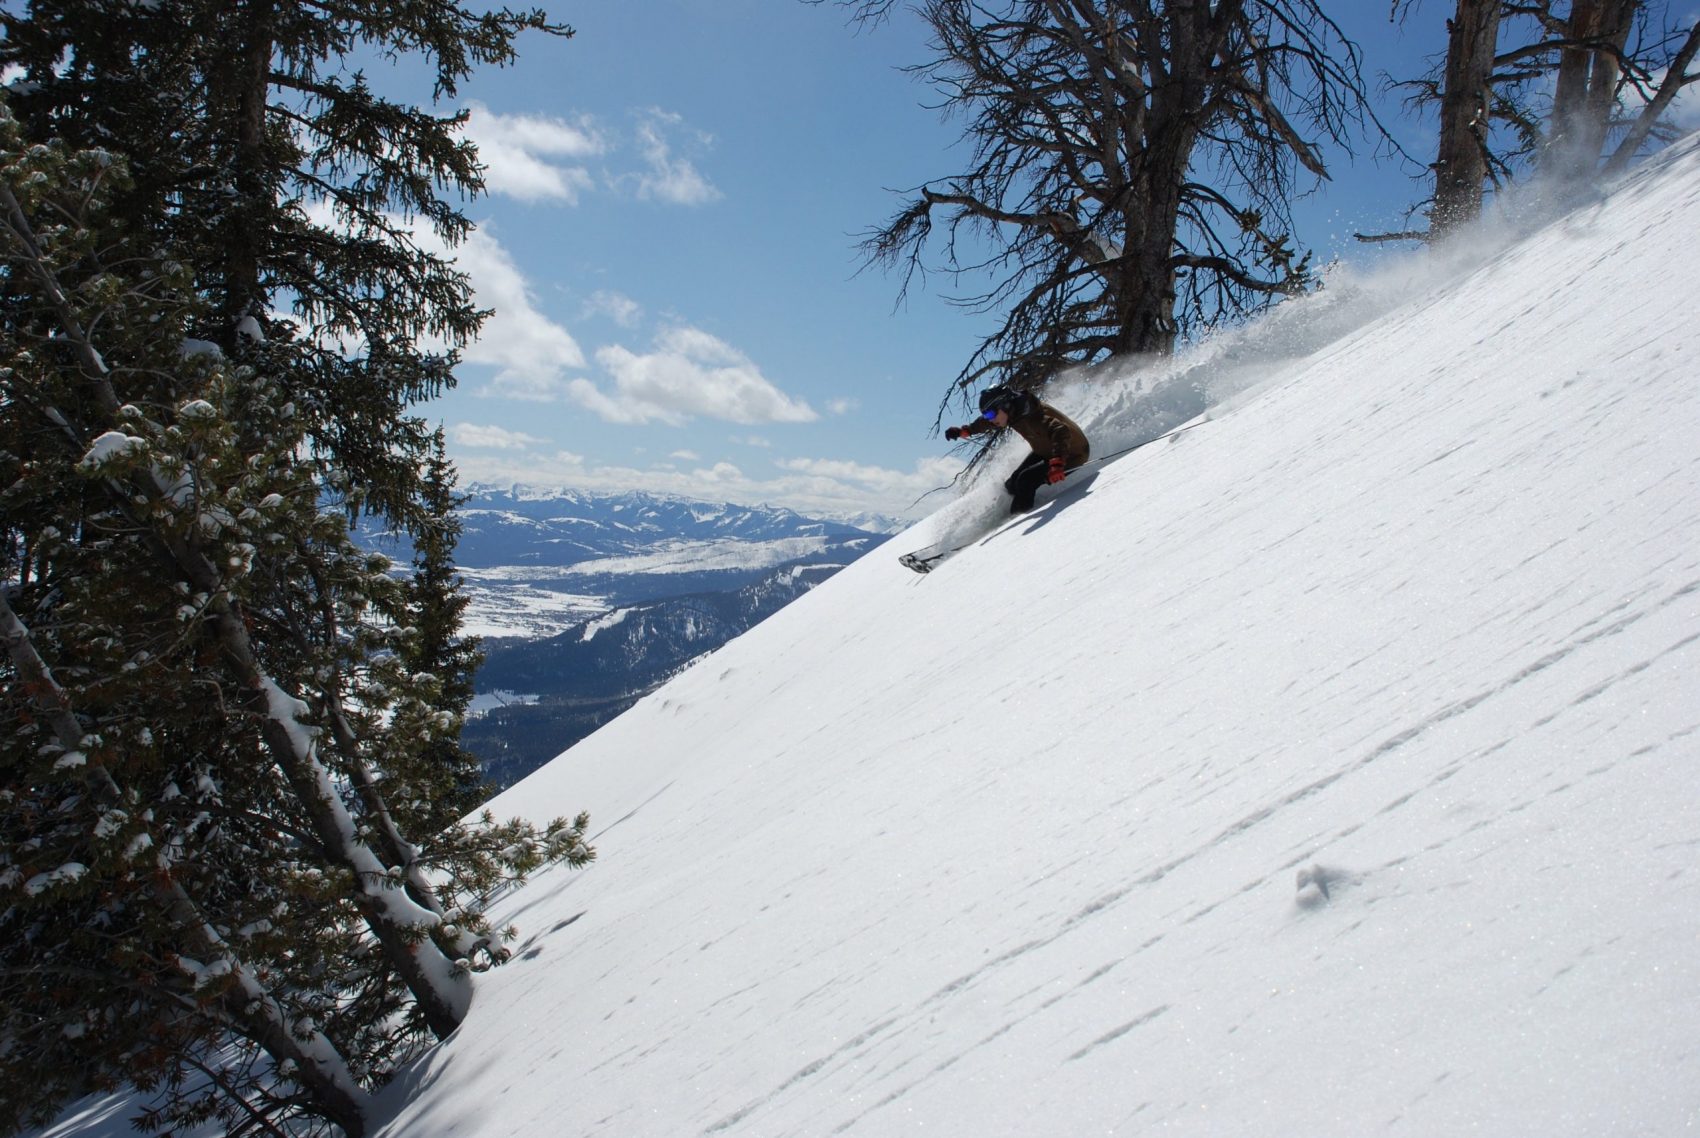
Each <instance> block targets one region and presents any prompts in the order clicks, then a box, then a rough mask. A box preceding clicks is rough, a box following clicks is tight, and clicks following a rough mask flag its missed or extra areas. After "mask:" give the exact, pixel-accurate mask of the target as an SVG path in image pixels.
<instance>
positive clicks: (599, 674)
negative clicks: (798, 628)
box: [374, 484, 903, 787]
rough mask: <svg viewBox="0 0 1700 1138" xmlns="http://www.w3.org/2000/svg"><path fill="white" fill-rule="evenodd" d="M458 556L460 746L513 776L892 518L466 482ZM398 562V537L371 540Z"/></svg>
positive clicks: (891, 525) (505, 776) (879, 537)
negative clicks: (463, 620)
mask: <svg viewBox="0 0 1700 1138" xmlns="http://www.w3.org/2000/svg"><path fill="white" fill-rule="evenodd" d="M464 492H465V493H466V494H467V495H468V497H467V500H466V502H465V503H464V504H463V505H462V506H461V509H460V511H459V513H460V518H461V525H462V530H461V539H460V545H459V546H458V548H457V550H456V563H457V565H458V567H459V568H460V570H461V574H462V576H463V577H464V578H465V579H466V584H467V591H468V593H469V594H470V595H471V598H472V604H471V605H470V606H469V609H468V619H467V632H468V634H469V635H476V636H480V637H483V638H484V640H485V651H486V661H485V664H484V667H483V668H482V669H481V670H480V672H479V674H478V679H477V688H478V691H479V692H480V693H481V694H480V699H479V704H478V706H480V707H481V708H482V709H483V713H482V714H479V715H477V716H475V717H474V718H473V719H471V720H470V721H469V722H468V725H467V729H466V732H465V736H464V737H465V741H466V744H467V746H468V747H469V748H471V750H472V751H473V752H474V753H475V754H477V755H478V756H479V757H480V758H481V759H483V760H484V763H485V769H486V773H487V775H488V777H489V779H490V781H491V783H492V785H493V786H495V787H502V786H508V785H511V784H512V783H513V782H515V781H517V780H518V779H519V778H522V777H523V776H524V775H526V774H528V773H530V772H531V771H532V770H534V769H536V768H537V767H538V766H541V765H542V764H543V763H545V762H547V761H548V760H550V759H552V758H554V757H555V756H556V755H557V754H559V753H560V752H561V751H563V750H565V749H566V748H568V747H570V746H572V745H573V744H574V743H576V742H577V741H578V740H579V739H581V738H583V737H584V736H585V735H588V734H590V733H591V732H592V731H594V730H595V729H596V728H597V727H600V726H601V725H602V724H603V723H606V722H607V721H608V720H609V719H612V718H613V717H614V716H616V715H618V714H619V713H620V712H622V711H624V710H625V709H626V708H628V707H630V706H631V705H632V704H633V703H635V702H637V701H638V700H639V699H641V698H642V697H643V696H644V695H646V694H648V692H650V691H652V690H653V689H654V688H656V687H657V686H659V685H660V684H661V683H662V682H664V681H665V680H666V679H668V678H669V677H670V676H672V675H673V674H674V673H676V672H677V671H678V670H679V669H680V668H682V667H684V666H685V665H686V664H688V663H690V662H691V661H692V660H694V659H696V658H697V657H699V656H702V655H704V654H705V653H708V652H711V651H713V650H714V649H716V648H718V647H720V645H722V644H724V643H726V641H728V640H730V639H732V638H733V637H735V636H737V635H739V634H741V633H742V632H744V631H745V630H747V629H749V628H751V627H753V626H754V625H756V624H757V623H759V622H760V621H762V620H764V619H766V618H767V617H768V616H770V615H772V614H773V613H774V612H777V611H778V610H779V609H781V608H783V607H784V606H785V605H787V604H789V603H790V602H791V601H793V600H795V599H796V598H797V597H799V596H801V595H802V594H803V593H805V592H807V591H808V590H809V589H811V588H813V587H814V586H815V585H818V584H819V583H820V582H822V581H824V580H826V579H827V578H828V577H830V576H832V575H833V574H834V573H836V572H837V571H838V570H839V569H841V568H843V567H844V566H845V565H848V564H849V563H850V562H852V561H854V560H856V559H857V558H858V557H861V556H862V555H863V554H864V553H866V552H868V551H869V550H870V549H872V548H874V547H875V546H877V545H879V544H880V543H881V542H883V541H884V540H885V538H886V537H887V536H888V535H889V534H891V533H893V532H895V531H896V530H898V529H900V528H902V525H903V523H901V522H898V521H895V520H893V519H890V518H883V517H878V516H875V515H860V516H853V517H833V518H811V517H805V516H803V515H801V514H798V513H797V512H795V511H793V510H788V509H784V508H781V507H772V506H739V505H730V504H725V503H710V502H700V501H692V500H689V499H685V498H676V497H668V496H663V495H656V494H645V493H638V492H632V493H623V494H593V493H588V492H585V491H578V490H550V489H542V488H538V487H531V486H523V485H512V486H490V485H482V484H474V485H472V486H470V487H468V488H467V489H466V490H465V491H464ZM374 541H375V542H376V543H377V544H379V545H380V547H381V548H385V550H386V552H390V553H391V554H392V555H394V556H399V557H403V558H405V557H406V556H407V554H406V551H405V549H402V550H398V549H397V548H396V546H397V544H398V543H396V542H395V541H393V540H390V541H387V542H386V541H384V540H383V539H374Z"/></svg>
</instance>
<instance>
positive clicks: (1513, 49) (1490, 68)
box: [1364, 0, 1700, 240]
mask: <svg viewBox="0 0 1700 1138" xmlns="http://www.w3.org/2000/svg"><path fill="white" fill-rule="evenodd" d="M1416 6H1417V0H1395V2H1394V5H1393V11H1394V15H1395V17H1396V18H1399V17H1403V16H1404V15H1406V14H1408V13H1409V12H1410V10H1411V9H1413V8H1415V7H1416ZM1653 9H1658V10H1659V13H1660V14H1659V17H1658V19H1655V13H1654V12H1653V11H1652V10H1653ZM1668 9H1669V5H1668V4H1649V3H1647V2H1646V0H1456V5H1455V8H1454V12H1453V15H1452V17H1451V18H1450V19H1448V20H1447V30H1448V43H1447V53H1446V58H1445V63H1444V65H1443V69H1442V72H1441V74H1442V76H1443V77H1442V78H1437V77H1436V75H1435V74H1431V75H1429V76H1427V77H1424V78H1419V79H1413V80H1406V81H1404V82H1402V83H1400V84H1399V86H1402V87H1405V88H1407V89H1408V90H1410V91H1411V92H1412V94H1411V98H1410V102H1411V103H1412V104H1413V105H1415V106H1418V107H1422V106H1426V105H1433V104H1438V106H1439V143H1438V146H1437V154H1436V159H1435V163H1434V195H1433V197H1432V199H1430V200H1429V201H1428V202H1425V203H1423V204H1424V205H1429V206H1431V207H1432V208H1431V213H1430V220H1431V229H1430V230H1429V231H1427V232H1411V233H1403V234H1392V235H1387V237H1383V238H1364V239H1365V240H1380V239H1387V238H1413V237H1414V238H1419V239H1430V238H1443V237H1445V236H1446V235H1447V234H1448V233H1449V232H1451V231H1453V230H1455V229H1457V228H1458V227H1459V226H1460V225H1463V224H1465V223H1467V222H1469V221H1471V220H1473V219H1474V218H1475V217H1476V216H1478V215H1479V214H1480V212H1481V206H1482V201H1483V197H1484V194H1485V191H1486V189H1487V187H1488V186H1493V187H1495V188H1497V187H1499V186H1501V185H1502V184H1504V183H1505V182H1507V181H1509V180H1511V179H1512V178H1513V177H1514V176H1516V175H1518V174H1520V173H1522V172H1524V171H1528V170H1532V171H1535V172H1538V173H1539V174H1540V175H1541V176H1543V177H1545V178H1548V179H1550V180H1552V181H1553V182H1555V183H1576V182H1581V181H1587V180H1591V179H1592V178H1594V177H1595V176H1597V174H1599V173H1600V172H1602V171H1603V172H1608V173H1609V172H1614V171H1617V170H1621V169H1622V168H1623V167H1624V166H1626V165H1627V164H1628V163H1629V161H1630V160H1631V159H1632V158H1633V157H1634V156H1635V155H1636V154H1637V153H1639V152H1640V151H1641V150H1642V149H1643V147H1644V146H1645V145H1646V143H1647V142H1648V140H1649V139H1650V138H1651V139H1668V138H1669V137H1671V134H1672V132H1671V130H1670V129H1669V128H1668V127H1664V126H1662V124H1661V118H1662V116H1663V115H1664V113H1665V112H1666V110H1667V109H1668V108H1669V106H1670V104H1671V102H1672V101H1673V100H1674V99H1675V97H1676V95H1677V93H1678V92H1679V91H1680V90H1681V89H1682V88H1683V87H1684V86H1686V85H1687V84H1689V83H1693V82H1695V81H1696V80H1700V74H1693V75H1691V74H1689V73H1688V69H1689V68H1690V67H1691V66H1692V65H1693V63H1694V58H1695V55H1696V52H1697V51H1700V28H1688V29H1686V30H1678V29H1675V28H1673V27H1672V26H1671V25H1670V22H1669V10H1668ZM1636 99H1639V100H1641V101H1642V104H1643V109H1642V110H1641V111H1640V112H1639V113H1638V114H1635V115H1634V116H1633V117H1631V116H1630V115H1629V114H1628V113H1627V112H1626V110H1625V108H1626V106H1630V105H1632V104H1633V103H1634V102H1635V101H1636ZM1617 131H1622V132H1623V135H1622V138H1621V140H1620V141H1619V142H1618V143H1617V144H1616V145H1615V146H1613V145H1612V144H1611V138H1612V136H1613V134H1614V133H1615V132H1617ZM1607 155H1609V158H1606V156H1607ZM1602 158H1606V161H1605V163H1604V165H1603V166H1602Z"/></svg>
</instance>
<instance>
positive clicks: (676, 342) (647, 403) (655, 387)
mask: <svg viewBox="0 0 1700 1138" xmlns="http://www.w3.org/2000/svg"><path fill="white" fill-rule="evenodd" d="M596 359H597V362H599V363H600V364H601V365H602V366H603V368H605V369H606V370H607V372H608V374H609V375H610V376H611V377H612V378H613V381H614V386H613V390H612V391H604V390H603V389H602V388H599V387H597V386H596V385H595V384H594V383H592V382H591V381H590V380H587V379H575V380H573V381H571V383H570V384H569V387H570V389H571V391H572V395H573V397H574V398H575V399H577V400H578V401H579V403H580V404H581V405H583V406H584V407H585V408H586V409H588V410H590V411H593V412H595V413H596V414H597V415H600V416H601V417H602V418H603V419H606V420H607V421H608V422H610V423H649V422H662V423H670V424H673V425H680V424H683V423H685V422H687V421H688V420H690V419H692V418H699V417H700V418H707V419H721V420H725V421H728V422H733V423H808V422H813V421H814V420H816V419H818V418H819V417H820V416H819V415H818V414H817V413H816V412H815V410H814V409H813V408H812V407H810V406H809V405H808V404H807V403H805V402H802V401H801V400H797V399H793V398H791V397H790V396H789V395H786V394H785V393H784V392H783V391H781V390H779V388H777V387H775V386H774V385H773V384H772V383H771V382H770V381H769V380H768V379H767V378H766V377H765V376H763V375H762V374H761V370H760V369H759V368H758V367H757V366H756V365H755V363H753V362H752V361H751V360H750V359H749V357H747V356H745V355H744V354H743V353H742V352H740V351H738V350H737V349H736V348H734V347H732V346H731V345H730V344H728V343H726V342H725V341H724V340H721V339H719V338H718V337H716V336H713V335H710V334H709V333H707V332H703V331H701V330H699V329H696V328H688V327H682V328H673V329H670V330H668V331H666V332H663V333H662V334H661V335H660V336H659V337H658V338H657V340H656V343H655V345H654V347H653V349H652V350H651V351H649V352H647V353H644V354H641V355H640V354H638V353H636V352H633V351H631V350H630V349H628V348H626V347H623V346H621V345H618V344H615V345H611V346H609V347H606V348H602V349H600V350H599V351H598V352H597V353H596Z"/></svg>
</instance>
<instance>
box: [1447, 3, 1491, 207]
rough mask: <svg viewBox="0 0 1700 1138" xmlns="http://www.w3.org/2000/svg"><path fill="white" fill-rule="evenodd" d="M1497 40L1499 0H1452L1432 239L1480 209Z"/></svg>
mask: <svg viewBox="0 0 1700 1138" xmlns="http://www.w3.org/2000/svg"><path fill="white" fill-rule="evenodd" d="M1498 38H1499V0H1458V7H1457V10H1456V11H1455V12H1454V13H1453V16H1452V19H1450V20H1448V21H1447V45H1446V78H1445V85H1444V86H1443V88H1442V90H1441V92H1440V145H1439V147H1438V149H1437V153H1436V156H1435V162H1434V214H1433V225H1434V231H1435V235H1436V236H1444V235H1445V234H1446V233H1447V232H1448V231H1449V230H1451V229H1454V228H1456V227H1457V226H1459V225H1461V224H1464V223H1465V222H1469V221H1473V220H1475V219H1476V218H1477V217H1478V216H1480V214H1481V211H1482V187H1483V184H1484V183H1485V182H1486V181H1487V179H1488V176H1489V173H1490V169H1491V167H1490V164H1489V160H1490V153H1489V150H1488V130H1489V124H1490V121H1491V116H1490V110H1489V100H1490V85H1489V80H1490V78H1491V77H1492V74H1493V60H1494V47H1495V44H1496V43H1497V41H1498Z"/></svg>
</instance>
